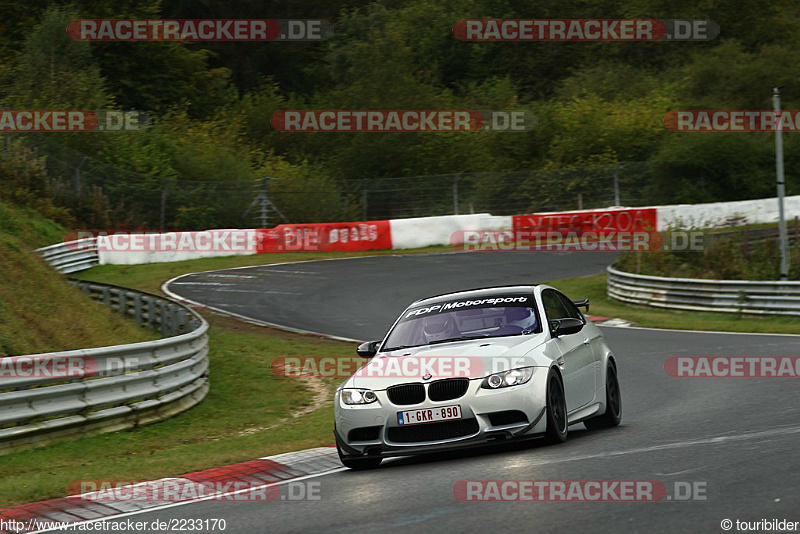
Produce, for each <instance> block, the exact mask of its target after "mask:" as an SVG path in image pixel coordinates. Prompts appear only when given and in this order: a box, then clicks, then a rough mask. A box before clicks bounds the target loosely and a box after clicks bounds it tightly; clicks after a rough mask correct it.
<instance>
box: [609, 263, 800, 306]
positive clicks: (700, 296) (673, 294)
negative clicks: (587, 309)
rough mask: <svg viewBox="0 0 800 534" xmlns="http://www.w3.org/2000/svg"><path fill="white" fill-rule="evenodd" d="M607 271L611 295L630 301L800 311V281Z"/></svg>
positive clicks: (634, 302) (648, 304)
mask: <svg viewBox="0 0 800 534" xmlns="http://www.w3.org/2000/svg"><path fill="white" fill-rule="evenodd" d="M607 272H608V290H607V292H608V296H609V297H611V298H614V299H616V300H620V301H622V302H627V303H630V304H640V305H643V306H652V307H656V308H668V309H673V310H691V311H715V312H730V313H749V314H759V315H761V314H763V315H800V282H778V281H775V282H771V281H747V280H703V279H697V278H666V277H662V276H646V275H641V274H633V273H626V272H623V271H618V270H616V269H614V268H613V267H609V268H608V269H607Z"/></svg>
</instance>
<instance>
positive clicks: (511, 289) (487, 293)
mask: <svg viewBox="0 0 800 534" xmlns="http://www.w3.org/2000/svg"><path fill="white" fill-rule="evenodd" d="M537 285H538V284H527V285H521V284H516V285H509V286H493V287H481V288H477V289H465V290H462V291H455V292H452V293H442V294H441V295H434V296H432V297H425V298H424V299H419V300H416V301H414V302H413V303H412V304H411V306H409V308H411V307H414V306H419V305H423V304H424V305H428V304H439V303H441V302H447V301H449V300H453V299H475V298H487V297H502V296H506V295H519V294H520V293H521V294H530V295H532V294H533V289H534V288H535V287H536V286H537Z"/></svg>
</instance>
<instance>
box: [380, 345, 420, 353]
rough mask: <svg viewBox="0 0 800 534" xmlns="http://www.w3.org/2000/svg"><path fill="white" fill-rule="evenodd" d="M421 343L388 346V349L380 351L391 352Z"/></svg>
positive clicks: (411, 347) (410, 347)
mask: <svg viewBox="0 0 800 534" xmlns="http://www.w3.org/2000/svg"><path fill="white" fill-rule="evenodd" d="M421 346H422V345H398V346H397V347H390V348H388V349H383V350H382V351H381V352H391V351H393V350H401V349H413V348H414V347H421Z"/></svg>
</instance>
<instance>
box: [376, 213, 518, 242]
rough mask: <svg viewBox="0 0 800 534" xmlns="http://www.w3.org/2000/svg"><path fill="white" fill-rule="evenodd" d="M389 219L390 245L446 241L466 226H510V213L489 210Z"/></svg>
mask: <svg viewBox="0 0 800 534" xmlns="http://www.w3.org/2000/svg"><path fill="white" fill-rule="evenodd" d="M389 223H390V225H391V229H392V248H393V249H402V248H420V247H430V246H433V245H449V244H451V243H452V241H451V239H452V238H453V234H455V233H456V232H463V231H465V230H470V231H487V230H513V223H512V219H511V217H510V216H493V215H490V214H488V213H476V214H474V215H445V216H442V217H418V218H415V219H394V220H391V221H389ZM452 244H457V243H452Z"/></svg>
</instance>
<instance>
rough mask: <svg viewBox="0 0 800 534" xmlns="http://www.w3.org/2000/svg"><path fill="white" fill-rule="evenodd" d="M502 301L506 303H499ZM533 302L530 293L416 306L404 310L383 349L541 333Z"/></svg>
mask: <svg viewBox="0 0 800 534" xmlns="http://www.w3.org/2000/svg"><path fill="white" fill-rule="evenodd" d="M498 301H500V302H501V303H502V305H500V306H497V305H496V304H497V302H498ZM532 302H533V297H532V296H530V295H527V296H514V297H499V298H489V299H481V300H466V301H464V300H462V301H453V302H448V303H443V304H436V305H432V306H427V307H419V308H412V309H409V310H406V311H405V312H403V317H402V319H400V321H399V322H398V323H397V325H395V327H394V328H393V329H392V331H391V332H390V333H389V336H388V337H387V339H386V343H385V344H384V347H385V348H384V349H383V350H384V351H389V350H396V349H400V348H409V347H418V346H421V345H433V344H436V343H446V342H448V341H459V340H465V339H476V338H487V337H503V336H515V335H524V334H531V333H534V332H540V331H541V330H540V326H539V321H538V318H537V314H536V312H535V311H534V309H533V308H532V307H531V306H529V305H530V304H532ZM526 304H528V305H526ZM453 308H457V309H455V310H453ZM450 310H452V311H450Z"/></svg>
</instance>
